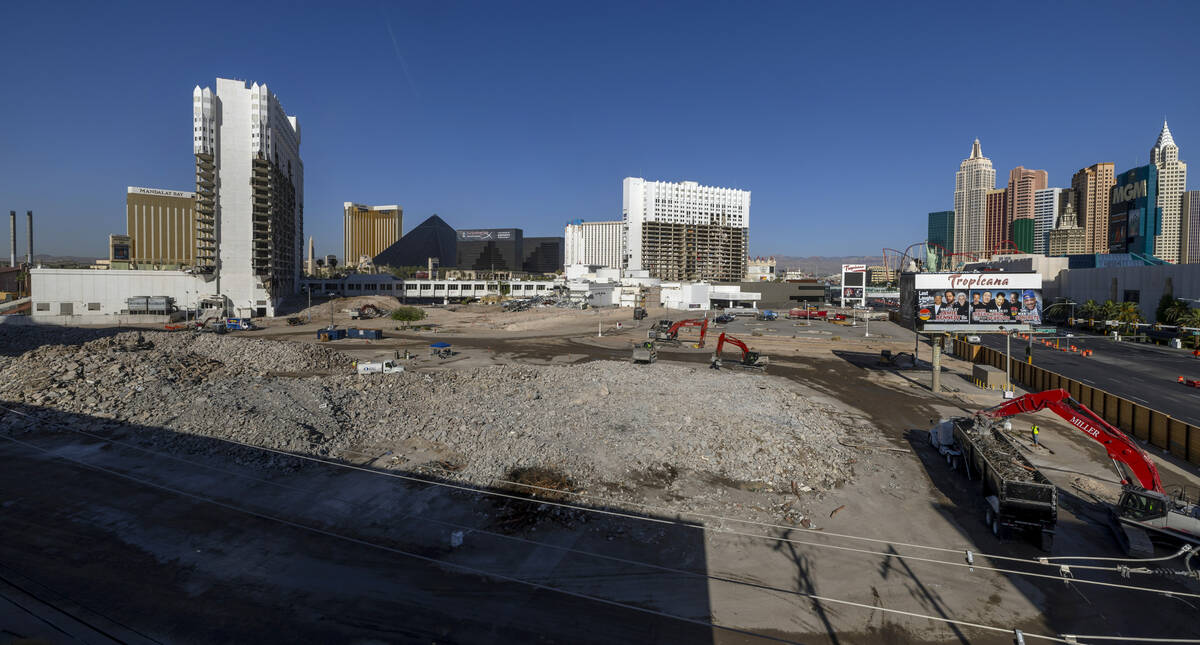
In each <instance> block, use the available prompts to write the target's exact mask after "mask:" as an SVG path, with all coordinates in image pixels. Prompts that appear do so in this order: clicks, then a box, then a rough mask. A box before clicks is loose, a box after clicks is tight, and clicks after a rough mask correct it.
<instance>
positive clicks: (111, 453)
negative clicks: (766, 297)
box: [0, 326, 1196, 643]
mask: <svg viewBox="0 0 1200 645" xmlns="http://www.w3.org/2000/svg"><path fill="white" fill-rule="evenodd" d="M872 329H873V330H874V326H873V327H872ZM428 338H429V337H428V336H427V335H423V334H406V335H405V336H404V337H399V338H394V339H389V340H388V341H385V345H384V346H382V347H380V346H378V344H375V345H373V346H366V345H364V346H362V347H361V348H358V349H355V350H353V351H359V352H363V353H369V352H381V351H394V350H395V348H398V347H401V346H408V345H412V346H414V347H417V346H420V345H421V344H425V343H427V342H428ZM629 341H630V338H621V337H604V338H599V339H594V337H590V336H588V337H585V336H578V335H575V336H572V335H570V334H569V333H568V334H563V335H543V336H538V337H529V338H505V337H502V335H499V334H496V335H491V336H490V337H486V336H485V337H482V338H468V337H466V335H465V334H464V335H463V336H462V337H460V338H458V339H457V340H455V341H454V345H455V347H456V348H461V353H460V354H459V355H458V356H456V357H455V358H452V359H450V360H449V361H434V360H429V359H422V360H421V361H416V362H414V368H415V369H418V370H419V369H431V368H432V369H457V368H462V367H468V366H470V365H473V364H488V363H491V362H506V361H521V362H531V363H538V362H543V361H558V362H576V361H581V360H592V359H597V358H614V357H623V356H625V355H626V354H625V352H627V351H628V349H627V348H628V347H629V345H628V343H629ZM756 342H757V337H756ZM763 342H764V343H765V342H776V343H780V347H781V348H786V344H787V343H789V342H791V339H784V338H781V339H777V340H774V341H763ZM796 342H797V343H801V342H803V343H805V344H804V345H803V346H802V347H798V348H792V349H794V350H796V351H793V352H792V355H791V356H790V357H788V358H787V359H784V360H779V361H776V360H775V358H774V357H773V359H772V360H773V365H772V366H771V370H770V374H769V375H767V376H765V377H764V378H769V379H786V380H788V381H789V382H790V383H794V384H796V385H797V386H802V387H804V388H807V389H808V391H810V395H811V396H820V397H827V398H828V399H829V400H830V401H836V402H839V403H840V404H841V406H842V409H844V410H845V412H844V414H845V415H846V416H847V418H848V419H850V420H852V421H853V422H854V426H855V427H856V428H858V430H857V431H856V432H855V433H853V434H851V435H848V436H846V437H845V438H844V439H845V442H846V443H847V444H849V445H854V446H857V448H856V450H858V451H860V452H861V459H860V463H859V466H860V469H859V470H858V471H857V472H856V478H855V480H854V483H853V484H852V485H849V486H846V487H841V488H835V489H832V490H828V491H818V492H816V502H815V505H816V506H817V507H818V508H819V509H820V510H819V512H816V513H814V514H813V516H812V517H811V518H806V519H809V520H810V527H811V528H812V529H815V530H813V531H806V530H803V529H804V527H803V526H797V527H795V528H793V529H792V530H791V531H790V532H787V533H784V532H781V531H779V530H778V529H770V528H768V527H763V526H759V525H753V524H743V523H738V522H735V521H732V520H729V519H725V520H722V519H718V518H692V517H688V516H686V515H685V516H683V518H682V519H685V520H693V521H697V522H698V523H699V524H702V525H703V526H704V529H697V528H690V527H685V526H680V525H678V524H676V523H674V522H675V521H676V519H677V516H676V515H675V514H673V513H672V514H666V513H655V512H650V511H647V512H648V514H650V515H652V516H653V517H651V518H649V519H641V520H639V519H630V518H623V517H614V516H612V515H598V514H594V513H587V512H584V511H571V512H564V513H561V514H555V513H553V512H551V511H553V510H554V509H553V508H541V509H533V510H531V509H529V508H526V507H523V506H521V504H522V503H519V502H516V503H515V502H512V501H511V500H504V499H503V498H496V497H491V496H487V495H478V494H474V493H467V492H463V491H454V490H451V489H445V488H442V487H437V486H430V485H425V484H417V483H414V482H410V481H400V480H396V479H394V478H390V477H384V476H381V475H377V474H372V473H364V472H356V471H346V470H342V469H337V468H333V467H328V466H319V465H317V466H314V465H308V466H305V467H298V468H294V469H293V468H286V469H284V470H283V471H280V470H278V469H276V470H270V471H262V470H257V469H249V468H244V467H240V466H238V465H237V464H238V460H237V451H236V450H232V451H231V450H226V451H223V455H224V456H223V457H220V458H218V457H199V456H184V457H183V458H186V459H187V460H188V462H182V461H179V459H177V458H173V457H171V456H164V455H156V454H148V453H145V452H141V451H139V450H137V449H135V448H132V447H128V446H122V445H114V444H112V443H109V442H105V441H98V440H95V439H91V438H87V437H80V436H78V435H74V434H72V433H69V432H48V431H47V430H49V429H42V430H39V431H35V432H31V433H27V434H21V435H17V436H15V437H14V438H16V439H19V440H20V441H21V442H23V443H20V444H19V443H14V442H11V441H2V442H0V452H2V456H0V458H3V459H4V460H5V464H6V468H4V469H0V491H3V499H0V526H2V527H3V532H4V535H3V539H0V565H2V566H3V568H0V574H4V575H7V576H9V578H11V579H12V580H13V581H14V582H17V583H20V584H22V585H23V586H24V587H25V588H26V589H28V590H29V591H30V593H32V594H35V595H37V596H38V597H39V598H41V602H42V604H43V605H47V606H57V607H62V608H63V611H68V612H69V613H71V614H72V615H80V616H83V617H85V618H87V619H88V622H89V623H90V624H92V625H94V628H93V632H92V633H89V634H87V635H88V636H90V637H91V638H92V639H93V642H105V641H104V640H103V638H102V637H98V636H97V635H96V634H98V633H99V634H104V633H107V634H110V635H111V636H112V637H113V640H124V641H129V642H155V641H159V642H176V641H188V642H218V641H220V642H229V641H248V640H252V639H258V640H265V641H270V642H277V641H297V640H307V641H320V642H362V641H389V642H571V643H579V642H597V643H601V642H604V643H607V642H619V641H624V642H663V643H675V642H689V643H690V642H699V643H703V642H712V643H741V642H770V640H772V639H779V640H784V641H789V642H805V643H823V642H824V643H877V642H897V643H923V642H947V641H950V642H964V643H965V642H970V643H1009V642H1011V636H1010V635H1008V634H1003V633H998V632H991V633H989V632H984V631H980V630H978V629H974V628H970V627H965V626H953V627H951V626H947V625H946V624H944V623H937V622H932V621H929V620H924V619H918V618H911V617H904V616H900V615H897V614H888V613H885V612H884V611H883V609H884V608H888V609H897V610H904V611H910V612H914V613H919V614H923V615H929V616H935V617H942V618H951V619H955V620H965V621H971V622H978V623H984V624H989V625H998V626H1001V627H1004V628H1013V627H1019V628H1022V629H1025V630H1026V631H1029V632H1034V633H1043V634H1059V633H1090V634H1097V633H1098V634H1109V635H1130V634H1138V635H1143V636H1159V637H1169V636H1175V637H1180V636H1194V635H1196V626H1195V623H1194V620H1192V619H1191V617H1190V616H1191V615H1192V614H1190V612H1189V611H1187V610H1186V608H1184V609H1183V610H1181V607H1180V606H1179V604H1178V603H1180V602H1182V601H1181V600H1165V599H1163V598H1162V597H1161V596H1158V595H1152V594H1147V593H1139V592H1130V591H1125V590H1115V589H1107V588H1102V587H1096V586H1089V585H1085V584H1080V583H1078V582H1077V583H1075V584H1073V585H1071V586H1066V585H1064V584H1063V583H1062V582H1061V581H1059V580H1057V579H1053V578H1033V577H1028V576H1024V575H1017V574H1005V573H998V572H989V571H985V570H982V569H981V568H978V567H977V568H976V569H975V570H974V571H971V570H968V569H967V568H965V567H961V566H955V564H957V563H962V562H963V556H964V555H965V551H966V550H967V549H970V550H972V551H974V552H975V553H977V554H980V553H993V554H1004V555H1009V556H1014V557H1023V558H1032V557H1037V556H1038V555H1041V554H1040V552H1038V551H1037V550H1036V549H1034V548H1033V546H1032V545H1029V544H1025V543H1022V542H1019V541H1013V542H1006V543H1000V542H998V541H997V540H996V539H995V538H994V537H992V536H991V534H990V533H989V532H988V531H987V530H986V528H985V527H984V526H983V524H982V521H981V511H980V509H981V502H980V500H979V499H978V498H977V497H976V496H975V494H974V493H972V492H971V491H969V490H968V489H967V484H966V482H965V481H962V480H961V479H959V477H958V475H957V474H956V473H951V472H948V471H947V470H946V469H945V467H944V464H943V463H942V462H941V461H940V460H939V459H937V456H936V455H935V454H933V453H932V451H931V450H929V449H928V447H927V446H926V445H925V443H924V436H923V434H922V432H923V430H924V429H925V428H927V427H928V426H929V421H930V419H936V418H938V417H940V416H946V415H948V414H953V413H956V411H957V413H961V410H962V408H966V409H974V407H982V404H983V403H985V402H986V401H983V400H982V398H981V397H977V396H974V395H967V394H962V395H959V396H958V398H953V397H951V398H935V397H932V396H931V395H930V394H929V393H928V392H927V391H926V390H924V389H923V388H922V387H920V386H919V385H917V384H916V383H915V382H914V381H917V380H918V379H915V378H913V377H911V376H909V375H904V374H900V373H895V372H891V371H883V370H878V369H875V368H873V367H872V362H873V360H874V359H875V358H876V357H877V356H878V351H877V350H876V349H875V347H876V345H872V344H868V342H869V341H866V340H861V341H858V342H859V343H860V344H858V345H854V344H849V343H848V342H847V344H836V345H833V346H832V347H831V346H829V345H826V346H823V347H822V346H820V345H818V344H816V342H815V341H798V340H797V341H796ZM597 343H599V344H597ZM389 344H391V345H395V347H388V346H387V345H389ZM489 348H490V351H489ZM708 351H709V350H707V349H706V350H694V351H693V350H688V349H686V348H683V349H681V350H679V351H668V352H664V353H663V354H662V359H663V360H668V361H675V360H678V361H685V362H695V363H706V362H707V357H708ZM770 351H772V352H776V354H780V350H779V349H772V350H770ZM630 369H649V370H653V369H654V366H630ZM925 376H926V377H927V376H928V373H927V372H926V373H925ZM697 394H698V398H697V409H698V412H697V415H700V414H701V412H703V401H704V399H703V396H702V394H703V393H697ZM713 414H714V415H716V417H715V419H714V420H713V421H709V422H719V411H716V412H713ZM60 421H61V423H63V424H66V425H69V426H71V427H78V428H86V427H87V426H88V423H89V419H88V418H86V417H81V418H79V417H70V416H69V415H64V416H63V418H61V419H60ZM1042 423H1043V424H1045V427H1047V430H1046V431H1045V433H1044V434H1043V438H1044V441H1047V442H1052V444H1051V445H1053V446H1054V447H1055V450H1056V452H1055V455H1054V456H1053V457H1054V459H1055V460H1060V461H1059V462H1056V463H1055V467H1056V468H1059V469H1060V470H1062V471H1066V472H1065V473H1064V474H1063V477H1070V478H1074V477H1079V476H1080V475H1078V474H1076V473H1079V472H1082V473H1091V475H1090V476H1093V477H1095V478H1102V477H1103V460H1102V458H1101V457H1102V453H1099V452H1098V449H1093V448H1095V447H1094V446H1089V445H1087V444H1086V443H1078V442H1077V441H1076V438H1074V436H1073V435H1072V434H1071V433H1070V432H1071V431H1070V430H1068V429H1065V428H1061V429H1060V426H1059V425H1058V424H1056V423H1054V422H1052V421H1050V420H1043V421H1042ZM1060 431H1061V435H1060V434H1058V433H1059V432H1060ZM129 434H130V435H131V436H136V434H137V433H136V432H135V431H132V430H131V432H130V433H129ZM71 460H73V461H71ZM78 462H83V463H84V464H88V465H89V466H90V468H89V467H87V466H84V465H82V464H80V463H78ZM97 468H100V469H103V470H97ZM1055 472H1057V471H1055ZM1048 474H1051V476H1052V478H1056V481H1059V482H1060V486H1062V487H1063V488H1064V490H1067V489H1070V480H1069V479H1064V480H1059V479H1057V477H1058V475H1056V474H1053V473H1048ZM642 492H643V493H644V496H645V499H646V500H647V503H648V504H650V505H651V506H658V505H659V504H660V503H664V502H665V501H666V500H667V499H671V500H674V501H676V502H678V501H679V500H681V499H682V500H687V499H699V498H704V497H706V496H714V495H719V496H722V498H723V499H727V500H732V501H734V502H735V503H738V504H741V505H742V506H743V507H744V508H745V509H746V513H745V515H746V516H755V517H758V516H761V514H762V513H770V512H773V510H774V509H777V508H779V507H781V506H782V505H785V504H787V503H788V500H789V498H790V497H791V495H790V493H782V494H781V493H777V492H763V491H757V490H752V489H749V490H748V489H746V488H745V487H744V486H742V485H740V484H739V483H737V482H720V481H714V480H712V479H711V478H706V477H704V476H703V473H681V474H680V475H679V476H678V477H677V478H674V479H672V478H669V477H668V478H664V479H663V480H662V481H653V482H645V483H644V484H643V490H642ZM600 506H603V505H602V504H600ZM1095 507H1096V506H1095V504H1093V503H1091V502H1088V501H1086V500H1085V499H1083V498H1082V497H1081V498H1080V499H1078V500H1070V501H1069V502H1065V503H1064V512H1063V513H1062V514H1061V516H1060V523H1061V532H1060V536H1059V539H1058V541H1057V543H1056V546H1055V550H1056V555H1061V554H1072V555H1075V554H1082V555H1106V556H1111V555H1114V549H1113V547H1112V544H1111V540H1110V539H1109V538H1108V536H1107V535H1106V534H1105V533H1104V532H1103V531H1102V530H1101V528H1100V527H1098V525H1097V523H1096V521H1095V520H1094V518H1093V517H1092V515H1093V512H1092V511H1093V510H1094V509H1095ZM656 520H658V521H656ZM456 531H462V542H461V543H460V544H458V546H452V544H453V543H454V542H453V541H454V539H455V538H454V533H455V532H456ZM744 534H769V535H771V536H772V537H774V538H778V537H786V538H789V539H790V540H791V541H780V540H778V539H762V538H758V537H752V536H751V535H744ZM833 534H842V535H854V536H860V537H866V538H874V539H880V540H888V541H889V542H887V543H879V542H866V541H862V540H850V539H847V538H842V537H836V536H834V535H833ZM902 543H907V544H923V545H938V546H943V547H947V548H949V549H954V550H956V552H938V551H928V550H923V549H916V548H912V547H909V546H904V544H902ZM848 549H849V550H848ZM902 556H905V557H902ZM906 556H919V557H922V558H929V559H934V560H939V561H942V562H945V563H955V564H943V563H935V562H927V561H922V560H917V559H912V558H909V557H906ZM422 558H427V560H426V559H422ZM614 558H617V559H614ZM430 560H433V561H432V562H431V561H430ZM982 562H983V560H982V559H980V560H977V564H978V563H982ZM446 563H449V564H446ZM992 564H993V565H994V566H1004V567H1006V568H1014V569H1019V570H1022V571H1030V572H1037V573H1045V572H1047V570H1048V569H1047V568H1046V567H1038V566H1034V565H1029V564H1013V563H1002V562H998V563H992ZM5 572H7V573H5ZM480 572H486V573H487V574H490V575H483V574H482V573H480ZM1051 573H1054V572H1053V571H1051ZM497 576H503V577H504V578H499V577H497ZM709 576H711V577H709ZM1080 578H1088V579H1093V580H1099V581H1110V582H1118V583H1120V582H1124V583H1128V584H1135V583H1141V584H1147V585H1151V586H1161V587H1167V588H1170V589H1173V590H1175V591H1185V590H1187V588H1186V587H1184V586H1182V585H1180V584H1178V583H1174V584H1172V583H1170V582H1167V581H1163V580H1161V579H1158V578H1135V579H1134V580H1122V579H1121V578H1119V577H1118V576H1116V575H1109V574H1100V575H1090V574H1082V573H1081V574H1080ZM518 580H519V581H522V582H516V581H518ZM532 585H541V587H535V586H532ZM796 592H801V593H811V594H817V595H820V596H822V597H824V598H828V599H833V600H837V599H842V600H849V601H853V602H857V603H861V604H862V605H863V606H864V607H865V608H857V607H850V606H846V605H840V604H838V603H836V602H832V600H823V601H814V600H811V599H809V598H806V597H802V596H798V595H796ZM6 596H7V594H6ZM22 602H24V603H25V604H27V605H28V604H30V601H29V599H28V598H26V599H25V600H24V601H22ZM73 608H83V609H73ZM46 611H49V610H46ZM4 615H5V614H4V613H2V612H0V616H4ZM26 615H28V614H26ZM689 621H694V622H689ZM710 621H711V622H714V623H716V624H718V625H722V626H724V627H727V628H729V629H713V628H711V627H707V626H705V625H704V623H708V622H710ZM26 622H28V621H26ZM698 623H699V624H698ZM57 624H59V625H60V626H62V627H63V628H64V629H66V630H72V629H76V630H82V629H85V627H78V626H74V627H73V626H71V625H68V624H65V623H64V622H62V621H61V620H60V621H58V623H57ZM20 629H24V630H31V629H32V628H30V627H28V626H27V625H26V624H23V625H22V627H20ZM734 630H736V631H734ZM745 632H752V633H754V634H758V635H759V636H755V635H751V634H748V633H745ZM14 633H16V634H21V635H35V636H46V637H47V638H49V639H50V640H51V641H54V640H55V639H57V640H58V641H73V640H81V638H64V637H63V634H62V633H60V632H54V631H53V630H51V629H50V628H49V627H44V628H43V631H41V632H34V633H30V632H29V631H20V632H14ZM77 633H78V632H77ZM139 639H143V640H139Z"/></svg>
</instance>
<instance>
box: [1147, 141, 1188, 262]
mask: <svg viewBox="0 0 1200 645" xmlns="http://www.w3.org/2000/svg"><path fill="white" fill-rule="evenodd" d="M1150 163H1152V164H1154V165H1155V166H1156V167H1157V168H1158V206H1159V207H1160V208H1162V233H1161V234H1159V235H1158V236H1156V237H1155V238H1154V255H1155V257H1157V258H1158V259H1160V260H1165V261H1167V262H1171V263H1172V264H1177V263H1179V241H1180V238H1179V224H1180V219H1179V214H1180V212H1181V206H1182V202H1183V191H1184V187H1185V185H1186V184H1187V164H1186V163H1184V162H1182V161H1180V160H1179V146H1177V145H1175V139H1174V138H1173V137H1171V131H1170V130H1168V129H1167V122H1166V121H1163V127H1162V132H1160V133H1159V134H1158V141H1156V142H1155V143H1154V147H1153V148H1151V149H1150Z"/></svg>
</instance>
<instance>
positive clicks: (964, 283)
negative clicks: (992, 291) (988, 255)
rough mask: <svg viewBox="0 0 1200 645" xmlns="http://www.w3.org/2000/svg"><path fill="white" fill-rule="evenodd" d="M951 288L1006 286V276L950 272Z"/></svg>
mask: <svg viewBox="0 0 1200 645" xmlns="http://www.w3.org/2000/svg"><path fill="white" fill-rule="evenodd" d="M949 277H950V288H951V289H973V288H975V287H1007V286H1008V278H1007V277H1000V276H993V275H968V276H964V275H963V274H961V273H952V274H950V276H949Z"/></svg>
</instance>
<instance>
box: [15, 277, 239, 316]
mask: <svg viewBox="0 0 1200 645" xmlns="http://www.w3.org/2000/svg"><path fill="white" fill-rule="evenodd" d="M29 275H30V279H31V285H30V287H31V289H30V291H31V293H32V310H31V312H30V313H31V315H32V316H33V318H34V320H35V321H36V322H44V323H55V324H64V325H93V324H121V323H131V322H156V321H158V320H161V319H163V318H164V316H161V315H158V316H148V315H142V314H129V304H128V299H129V298H138V297H152V298H153V297H164V296H165V297H167V298H171V299H172V300H173V302H174V305H175V307H176V308H177V309H179V310H181V311H182V310H186V309H189V308H192V307H195V306H196V303H198V302H199V301H200V299H202V298H206V297H212V296H214V294H215V290H216V285H215V284H214V283H213V281H212V280H211V278H212V276H211V275H208V276H207V277H208V278H210V280H208V281H206V280H205V279H204V278H205V277H206V276H202V275H198V274H193V273H187V272H184V271H131V270H116V269H110V270H107V271H96V270H94V269H40V268H39V269H33V270H31V271H30V272H29Z"/></svg>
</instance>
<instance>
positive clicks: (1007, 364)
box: [1004, 329, 1012, 397]
mask: <svg viewBox="0 0 1200 645" xmlns="http://www.w3.org/2000/svg"><path fill="white" fill-rule="evenodd" d="M1011 372H1012V330H1011V329H1010V330H1008V331H1006V332H1004V391H1005V392H1006V393H1007V392H1012V381H1011V380H1009V379H1010V376H1009V374H1010V373H1011ZM1004 396H1005V397H1007V396H1008V394H1005V395H1004Z"/></svg>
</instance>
